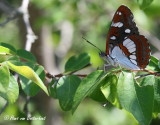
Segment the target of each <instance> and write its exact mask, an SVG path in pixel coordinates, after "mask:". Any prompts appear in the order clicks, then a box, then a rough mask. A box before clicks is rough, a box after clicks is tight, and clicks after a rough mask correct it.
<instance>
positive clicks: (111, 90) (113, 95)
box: [101, 75, 120, 108]
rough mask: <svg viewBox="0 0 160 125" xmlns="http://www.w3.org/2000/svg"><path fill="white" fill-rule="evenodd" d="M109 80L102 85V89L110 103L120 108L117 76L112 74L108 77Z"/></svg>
mask: <svg viewBox="0 0 160 125" xmlns="http://www.w3.org/2000/svg"><path fill="white" fill-rule="evenodd" d="M107 82H109V83H106V84H104V85H102V86H101V91H102V93H103V94H104V96H105V97H106V99H107V100H108V101H109V102H110V103H112V104H113V105H115V106H116V107H118V108H120V104H119V100H118V95H117V76H116V75H111V76H110V77H109V78H108V80H107Z"/></svg>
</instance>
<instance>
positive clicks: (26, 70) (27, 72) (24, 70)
mask: <svg viewBox="0 0 160 125" xmlns="http://www.w3.org/2000/svg"><path fill="white" fill-rule="evenodd" d="M7 64H8V66H9V68H10V69H11V70H13V71H15V72H17V73H18V74H20V75H22V76H24V77H26V78H27V79H29V80H32V81H33V82H34V83H36V84H37V85H38V86H39V87H41V88H42V89H43V90H44V91H45V92H46V94H47V95H48V90H47V88H46V86H45V85H44V84H43V82H42V80H41V79H40V78H39V76H38V75H37V74H36V73H35V72H34V71H33V70H32V69H31V68H30V67H28V66H16V65H14V64H12V63H11V62H9V61H8V62H7Z"/></svg>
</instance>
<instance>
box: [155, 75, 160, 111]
mask: <svg viewBox="0 0 160 125" xmlns="http://www.w3.org/2000/svg"><path fill="white" fill-rule="evenodd" d="M154 113H160V78H159V77H155V83H154Z"/></svg>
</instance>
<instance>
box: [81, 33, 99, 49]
mask: <svg viewBox="0 0 160 125" xmlns="http://www.w3.org/2000/svg"><path fill="white" fill-rule="evenodd" d="M82 38H83V39H84V40H85V41H86V42H87V43H89V44H91V45H92V46H94V47H95V48H97V49H98V50H99V51H100V52H102V50H101V49H100V48H98V47H97V46H96V45H94V44H93V43H91V42H90V41H88V40H87V39H86V38H84V37H83V36H82Z"/></svg>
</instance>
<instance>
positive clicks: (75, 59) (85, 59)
mask: <svg viewBox="0 0 160 125" xmlns="http://www.w3.org/2000/svg"><path fill="white" fill-rule="evenodd" d="M89 63H90V56H89V55H88V54H87V53H82V54H80V55H79V56H72V57H71V58H69V60H68V61H67V62H66V65H65V72H73V71H77V70H80V69H82V68H84V67H85V66H86V65H88V64H89Z"/></svg>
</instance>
